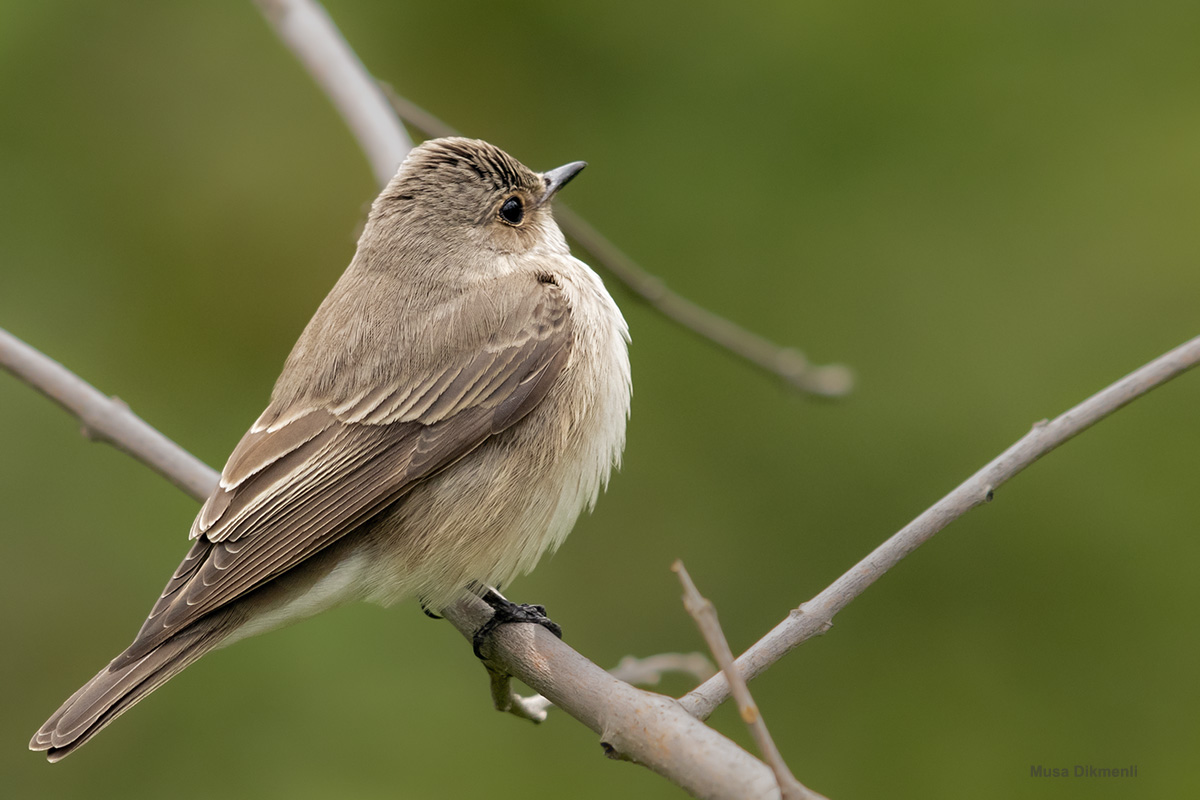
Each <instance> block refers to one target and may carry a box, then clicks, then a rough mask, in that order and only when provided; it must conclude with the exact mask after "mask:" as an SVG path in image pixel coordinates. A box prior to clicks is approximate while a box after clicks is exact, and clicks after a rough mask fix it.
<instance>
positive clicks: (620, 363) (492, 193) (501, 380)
mask: <svg viewBox="0 0 1200 800" xmlns="http://www.w3.org/2000/svg"><path fill="white" fill-rule="evenodd" d="M584 166H585V164H584V163H583V162H575V163H572V164H567V165H566V166H563V167H559V168H558V169H554V170H550V171H549V172H545V173H541V174H538V173H535V172H532V171H530V170H529V169H528V168H526V167H525V166H523V165H522V164H520V163H518V162H517V161H516V160H514V159H513V158H512V157H511V156H509V155H508V154H506V153H504V152H503V151H501V150H499V149H498V148H496V147H493V146H492V145H490V144H487V143H486V142H481V141H476V140H470V139H459V138H453V139H436V140H432V141H429V142H426V143H424V144H422V145H421V146H419V147H417V148H414V149H413V151H412V153H410V155H409V157H408V158H407V159H406V160H405V162H404V163H403V164H402V165H401V167H400V170H399V171H398V172H397V174H396V176H395V177H394V178H393V179H392V181H391V182H390V183H389V184H388V186H387V188H386V189H384V191H383V193H382V194H380V195H379V197H378V199H376V200H375V202H374V204H373V205H372V207H371V213H370V216H369V218H368V220H367V224H366V228H365V229H364V230H363V233H362V236H361V238H360V239H359V241H358V249H357V252H356V253H355V255H354V259H353V260H352V261H351V262H350V266H349V267H348V268H347V269H346V271H345V273H344V274H343V275H342V277H341V279H340V280H339V281H338V282H337V284H336V285H335V286H334V287H333V291H331V292H330V293H329V296H328V297H326V298H325V301H324V302H323V303H322V304H321V306H320V308H319V309H317V313H316V315H315V316H314V317H313V319H312V321H311V322H309V324H308V326H307V327H306V328H305V329H304V333H303V334H301V336H300V340H299V341H298V342H297V343H296V346H295V347H294V348H293V349H292V353H291V355H290V356H288V359H287V363H286V364H285V365H284V368H283V373H282V374H281V375H280V376H279V380H278V382H277V383H276V384H275V389H274V391H273V392H272V394H271V403H270V405H268V406H267V409H266V411H264V412H263V414H262V416H260V417H259V418H258V421H257V422H255V423H254V425H253V426H251V428H250V430H249V431H248V432H247V433H246V435H245V436H244V437H242V440H241V442H240V443H239V444H238V446H237V447H236V448H235V449H234V451H233V454H232V455H231V456H230V457H229V462H228V463H227V464H226V465H225V469H224V471H223V472H222V473H221V482H220V485H219V486H218V487H217V488H216V489H215V490H214V491H213V493H212V495H211V496H210V497H209V498H208V501H207V502H206V503H205V504H204V506H203V507H202V508H201V509H200V513H199V515H198V516H197V517H196V521H195V522H194V523H193V524H192V530H191V538H192V539H194V540H195V541H194V544H193V545H192V548H191V550H190V551H189V552H188V554H187V556H185V557H184V559H183V563H182V564H180V565H179V568H178V569H177V570H176V571H175V574H174V575H173V576H172V577H171V580H170V581H169V582H168V583H167V586H166V588H165V589H164V590H163V593H162V596H161V597H160V598H159V599H158V602H157V603H155V604H154V608H153V609H152V610H151V612H150V616H149V618H148V619H147V620H146V622H145V624H144V625H142V629H141V631H140V632H139V633H138V635H137V638H135V639H134V641H133V644H131V645H130V646H129V647H128V648H127V649H126V650H125V652H123V653H121V654H120V655H119V656H117V657H116V658H115V659H113V661H112V662H111V663H110V664H109V665H108V666H107V667H106V668H105V669H103V670H101V672H100V673H99V674H98V675H96V676H95V677H94V678H92V679H91V680H90V681H89V682H88V683H87V684H86V685H84V686H83V688H81V689H80V690H79V691H77V692H76V693H75V694H74V695H72V696H71V698H70V699H69V700H67V702H66V703H64V704H63V706H62V708H60V709H59V710H58V711H56V712H55V713H54V715H53V716H52V717H50V719H49V721H47V722H46V724H45V725H43V726H42V729H41V730H39V731H38V732H37V734H36V735H35V736H34V737H33V740H32V741H31V742H30V745H29V746H30V748H31V749H33V750H45V751H46V755H47V757H48V758H49V759H50V760H51V761H58V760H59V759H62V758H64V757H66V756H67V755H68V754H70V753H72V752H74V751H75V749H76V748H77V747H79V746H80V745H82V744H83V743H84V742H86V741H88V740H89V739H90V738H91V737H92V736H94V735H96V733H97V732H99V731H100V730H101V729H102V728H104V726H106V725H108V724H109V723H110V722H112V721H113V720H114V719H116V718H117V717H118V716H120V715H121V714H122V713H124V712H125V711H127V710H128V709H129V708H130V707H131V706H132V705H133V704H135V703H137V702H138V701H139V700H141V699H142V698H144V697H145V696H146V695H148V694H149V693H150V692H152V691H154V690H155V689H157V688H158V687H159V686H161V685H162V684H163V683H165V682H166V681H168V680H169V679H171V678H172V677H174V676H175V675H177V674H178V673H179V672H180V671H181V670H183V669H184V668H185V667H187V666H188V665H189V664H191V663H193V662H194V661H196V659H198V658H200V657H201V656H202V655H204V654H205V653H207V652H209V651H210V650H213V649H214V648H217V647H224V646H226V645H229V644H232V643H233V642H235V641H237V640H239V639H243V638H245V637H247V636H252V635H254V634H258V633H262V632H264V631H267V630H271V629H273V628H277V627H279V626H281V625H285V624H287V623H290V622H293V621H296V620H299V619H303V618H305V617H308V616H311V615H313V614H316V613H318V612H320V611H323V610H325V609H327V608H331V607H333V606H336V605H339V604H342V603H345V602H349V601H353V600H368V601H372V602H378V603H383V604H385V605H386V604H390V603H394V602H396V601H398V600H401V599H403V598H407V597H414V598H416V599H418V600H419V601H420V602H421V603H422V604H423V605H424V606H425V607H426V608H429V609H433V610H439V609H442V608H445V607H446V606H447V605H448V604H450V603H452V602H454V601H455V600H457V599H459V598H461V597H463V596H464V595H465V594H466V593H468V592H476V593H480V592H482V591H484V589H485V588H486V587H489V586H503V585H505V584H507V583H508V582H509V581H511V580H512V579H513V578H515V577H516V576H517V575H519V574H521V573H524V572H527V571H529V570H530V569H532V568H533V566H534V565H535V564H536V562H537V560H538V558H539V557H540V556H541V554H542V553H543V552H544V551H546V550H547V549H554V548H556V547H557V546H558V545H559V544H561V543H562V541H563V539H564V538H566V535H567V533H568V532H570V530H571V527H572V526H573V525H574V524H575V520H576V519H577V518H578V516H579V513H580V511H582V509H583V508H584V507H585V506H588V507H591V505H592V504H594V503H595V501H596V497H597V495H598V494H599V491H600V488H601V487H602V486H603V485H605V484H606V483H607V481H608V476H609V473H610V471H611V469H612V468H613V467H614V466H616V465H617V464H618V463H619V461H620V454H621V450H622V448H623V446H624V442H625V420H626V418H627V417H628V414H629V399H630V390H631V386H630V373H629V357H628V350H627V347H628V341H629V333H628V328H627V327H626V324H625V320H624V319H623V318H622V316H621V312H620V311H619V310H618V309H617V306H616V304H615V303H614V302H613V300H612V298H611V297H610V296H609V294H608V292H607V291H605V288H604V285H603V284H602V283H601V281H600V278H599V277H598V276H597V275H596V274H595V273H594V272H592V271H591V270H590V269H589V268H588V267H587V265H585V264H583V263H582V262H581V261H578V260H577V259H575V258H574V257H572V256H571V254H570V252H569V251H568V249H567V244H566V241H565V240H564V238H563V235H562V233H561V232H560V231H559V229H558V226H557V225H556V224H555V223H554V219H553V217H552V216H551V213H550V200H551V198H553V197H554V195H555V193H556V192H557V191H558V190H559V189H561V188H562V187H563V185H565V184H566V183H567V182H568V181H570V180H571V179H572V178H573V177H575V175H576V174H578V173H579V171H580V170H581V169H583V167H584Z"/></svg>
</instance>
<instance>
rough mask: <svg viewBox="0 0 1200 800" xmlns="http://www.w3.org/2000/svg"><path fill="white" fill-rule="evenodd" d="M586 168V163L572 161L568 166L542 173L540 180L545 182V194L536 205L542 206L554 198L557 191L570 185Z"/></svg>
mask: <svg viewBox="0 0 1200 800" xmlns="http://www.w3.org/2000/svg"><path fill="white" fill-rule="evenodd" d="M586 166H587V162H586V161H572V162H571V163H570V164H564V165H562V166H561V167H558V168H557V169H552V170H550V171H549V172H543V173H542V178H543V180H545V181H546V193H545V194H543V195H542V197H541V199H540V200H538V205H539V206H544V205H545V204H546V203H549V202H550V198H552V197H554V195H555V194H556V193H557V192H558V190H559V189H561V188H562V187H564V186H566V185H567V184H568V183H570V182H571V179H572V178H574V177H575V176H576V175H578V174H579V173H580V172H582V171H583V168H584V167H586Z"/></svg>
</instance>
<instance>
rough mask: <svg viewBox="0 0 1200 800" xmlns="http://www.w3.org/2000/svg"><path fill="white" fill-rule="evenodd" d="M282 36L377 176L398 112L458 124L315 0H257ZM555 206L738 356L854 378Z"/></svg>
mask: <svg viewBox="0 0 1200 800" xmlns="http://www.w3.org/2000/svg"><path fill="white" fill-rule="evenodd" d="M256 2H257V4H258V6H259V8H260V9H261V10H262V12H263V15H264V16H265V17H266V18H267V20H268V21H269V22H270V23H271V25H272V27H274V29H275V32H276V33H277V34H278V35H279V38H280V39H282V40H283V42H284V43H285V44H286V45H287V46H288V47H289V48H290V49H291V50H292V52H293V53H295V55H296V57H297V58H299V59H300V61H301V62H302V63H303V64H304V66H305V68H306V69H307V70H308V71H309V73H310V74H311V75H312V76H313V78H314V79H315V80H316V81H317V83H318V84H320V86H321V88H322V89H324V90H325V93H326V94H328V95H329V97H330V99H331V100H332V101H333V104H334V105H335V106H337V109H338V111H339V112H340V113H341V114H342V116H343V117H344V118H345V120H346V124H347V125H349V126H350V129H351V131H352V132H353V133H354V136H355V138H356V139H357V140H358V142H359V146H360V147H361V148H362V150H363V152H364V153H365V154H366V156H367V160H368V161H369V162H370V163H371V170H372V172H374V174H375V182H376V183H378V184H379V185H380V186H383V185H385V184H387V182H388V181H389V180H391V178H392V175H394V174H395V172H396V168H397V167H398V166H399V165H400V162H401V161H403V160H404V156H405V155H406V154H407V153H408V151H409V150H410V149H411V148H412V142H411V141H410V140H409V138H408V134H407V133H406V132H405V131H404V127H403V125H401V123H400V119H399V118H398V116H397V115H399V117H403V118H404V119H405V120H407V121H408V122H409V124H411V125H412V126H413V127H415V128H418V129H420V130H421V131H423V132H425V133H426V134H427V135H432V136H456V135H458V134H457V131H455V130H454V129H453V128H452V127H450V126H449V125H447V124H446V123H444V122H442V121H441V120H440V119H438V118H437V117H435V116H434V115H433V114H430V113H429V112H428V111H425V110H424V109H422V108H420V107H419V106H417V105H416V104H415V103H412V102H410V101H408V100H406V99H404V98H403V97H400V96H399V95H398V94H396V92H395V91H394V90H393V89H392V88H391V87H390V86H388V85H386V84H380V83H377V82H376V81H375V79H374V78H372V77H371V75H370V73H369V72H367V69H366V68H365V67H364V66H363V65H362V62H361V61H359V59H358V57H357V56H356V55H355V54H354V51H353V50H351V49H350V45H349V44H347V42H346V40H345V38H344V37H343V36H342V34H341V32H340V31H338V29H337V26H336V25H335V24H334V23H333V20H331V19H330V18H329V15H328V14H327V13H326V12H325V9H323V8H322V7H321V6H320V4H319V3H317V2H315V0H256ZM555 213H556V216H557V218H558V221H559V224H560V225H562V228H563V230H564V231H565V232H566V233H567V234H568V235H569V236H571V238H573V239H574V240H575V241H576V242H578V243H579V244H580V245H581V246H582V247H583V248H584V249H585V250H587V251H588V252H589V253H591V254H592V255H593V256H594V257H595V258H596V260H597V262H598V263H599V265H601V266H602V267H604V268H605V269H607V270H608V272H609V273H610V274H612V275H613V277H615V278H616V279H617V280H618V281H619V282H620V283H622V284H624V285H625V287H626V288H627V289H629V291H631V292H633V294H634V295H636V296H637V297H638V298H639V299H641V300H642V301H643V302H645V303H647V304H648V305H650V306H651V307H652V308H654V309H655V310H657V311H658V312H659V313H660V314H662V315H663V316H665V317H667V318H668V319H670V320H672V321H673V322H675V323H676V324H678V325H681V326H683V327H685V328H688V329H689V330H691V331H693V332H694V333H697V334H699V335H700V336H702V337H704V338H706V339H708V340H710V341H712V342H714V343H716V344H717V345H719V346H721V347H723V348H725V349H726V350H728V351H730V352H731V353H733V354H734V355H736V356H739V357H740V358H743V359H745V360H746V361H749V362H750V363H752V364H754V365H756V366H758V367H759V368H761V369H763V370H766V371H767V372H770V373H772V374H774V375H776V376H778V377H780V378H782V379H783V380H784V381H786V382H787V383H788V384H789V385H790V386H792V387H794V388H796V389H799V390H800V391H803V392H807V393H809V394H813V395H819V396H822V397H837V396H840V395H844V394H846V393H848V392H849V391H850V389H851V386H852V385H853V383H854V379H853V376H852V375H851V373H850V370H849V369H847V368H846V367H844V366H841V365H838V364H833V365H829V366H824V367H818V366H815V365H812V364H809V362H808V359H806V358H805V357H804V355H803V354H802V353H801V352H800V351H798V350H795V349H793V348H788V347H779V346H778V345H776V344H773V343H771V342H769V341H767V340H766V339H764V338H762V337H761V336H759V335H757V334H755V333H751V332H750V331H748V330H746V329H745V328H742V327H741V326H739V325H735V324H734V323H732V322H730V321H729V320H727V319H725V318H724V317H721V316H718V315H717V314H714V313H713V312H711V311H709V310H707V309H705V308H703V307H701V306H698V305H696V304H695V303H693V302H691V301H690V300H687V299H686V298H684V297H682V296H680V295H678V294H676V293H675V292H673V291H671V290H670V289H668V288H667V287H666V285H665V284H664V283H663V282H662V281H661V280H659V279H658V278H656V277H654V276H653V275H650V274H649V273H648V272H646V271H645V270H643V269H642V268H641V267H640V266H638V265H637V264H636V263H635V262H634V261H633V259H631V258H629V256H627V255H625V254H624V253H623V252H621V250H620V249H618V248H617V247H616V245H614V244H613V243H612V242H610V241H609V240H608V239H606V238H605V237H604V236H603V235H602V234H601V233H600V232H599V231H597V230H596V229H595V228H593V227H592V226H591V225H589V224H588V223H587V221H585V220H584V219H583V218H582V217H580V216H579V215H578V214H576V213H574V212H573V211H571V210H570V209H568V208H566V207H564V206H563V205H562V204H561V203H556V204H555Z"/></svg>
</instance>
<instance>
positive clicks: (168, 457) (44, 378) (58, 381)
mask: <svg viewBox="0 0 1200 800" xmlns="http://www.w3.org/2000/svg"><path fill="white" fill-rule="evenodd" d="M0 366H2V367H4V368H5V369H7V370H8V371H9V372H11V373H12V374H13V375H16V376H17V377H18V378H20V379H21V380H23V381H25V383H27V384H29V385H30V386H32V387H33V388H35V389H37V390H38V391H39V392H41V393H42V394H44V395H45V396H46V397H48V398H50V399H51V400H53V401H54V402H56V403H58V404H59V405H60V406H62V407H63V408H64V409H65V410H66V411H67V412H68V413H70V414H73V415H75V416H76V417H77V418H78V419H79V420H80V422H82V423H83V431H82V433H83V435H84V436H86V437H87V438H88V439H92V440H93V441H102V442H106V443H108V444H111V445H113V446H114V447H116V448H117V449H118V450H124V451H125V452H126V453H128V454H129V455H131V456H133V457H134V458H136V459H137V460H138V461H141V462H142V463H143V464H145V465H146V466H148V467H150V469H152V470H154V471H155V472H157V473H158V474H159V475H162V476H163V477H164V478H166V479H167V480H169V481H170V482H171V483H173V484H175V485H176V486H178V487H179V488H180V489H182V490H183V491H184V492H186V493H187V495H188V496H189V497H191V498H192V499H194V500H199V501H203V500H204V499H205V498H207V497H208V495H209V493H210V492H212V490H213V487H215V486H216V485H217V479H218V477H220V476H219V475H218V474H217V473H216V472H215V471H214V470H212V469H210V468H209V467H208V465H206V464H205V463H204V462H203V461H201V460H200V459H198V458H196V457H195V456H193V455H192V454H191V453H189V452H188V451H186V450H184V449H183V448H182V447H180V446H179V445H177V444H175V443H174V442H173V441H171V440H170V439H168V438H167V437H166V436H163V435H162V434H161V433H159V432H158V431H157V430H155V429H154V428H153V427H151V426H150V425H148V424H147V423H146V422H145V421H144V420H143V419H142V418H141V417H139V416H138V415H137V414H135V413H133V412H132V411H131V410H130V409H129V406H127V405H125V403H123V402H121V401H120V400H119V399H117V398H115V397H107V396H106V395H104V394H102V393H101V392H99V391H97V390H96V389H95V387H93V386H92V385H91V384H90V383H88V382H87V381H85V380H83V379H82V378H80V377H79V376H78V375H76V374H75V373H73V372H71V370H69V369H67V368H66V367H64V366H63V365H62V364H59V363H58V362H57V361H55V360H53V359H51V358H49V357H48V356H46V355H44V354H43V353H41V352H39V351H38V350H36V349H34V348H32V347H30V346H29V345H27V344H25V343H24V342H22V341H21V340H20V339H18V338H17V337H15V336H13V335H12V334H11V333H9V332H8V331H6V330H4V329H2V328H0Z"/></svg>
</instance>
